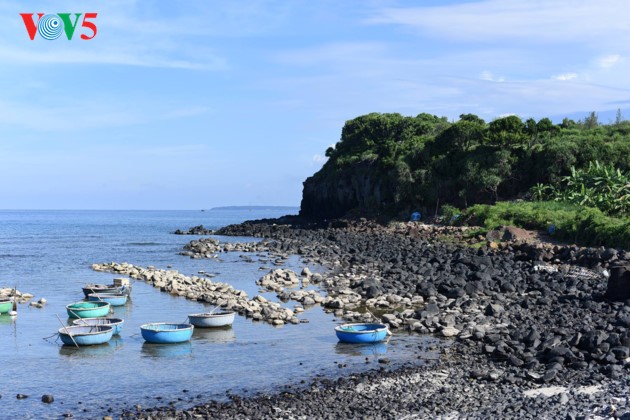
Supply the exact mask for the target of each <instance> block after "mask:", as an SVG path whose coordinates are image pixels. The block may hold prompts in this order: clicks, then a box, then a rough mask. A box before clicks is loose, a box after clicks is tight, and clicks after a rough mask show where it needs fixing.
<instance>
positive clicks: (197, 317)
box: [188, 311, 236, 328]
mask: <svg viewBox="0 0 630 420" xmlns="http://www.w3.org/2000/svg"><path fill="white" fill-rule="evenodd" d="M235 315H236V313H235V312H231V311H223V312H206V313H202V314H191V315H188V319H189V320H190V323H191V324H193V325H194V326H195V327H200V328H215V327H227V326H228V325H232V323H233V322H234V316H235Z"/></svg>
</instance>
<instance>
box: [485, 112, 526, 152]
mask: <svg viewBox="0 0 630 420" xmlns="http://www.w3.org/2000/svg"><path fill="white" fill-rule="evenodd" d="M524 130H525V124H524V123H523V121H521V119H520V118H519V117H517V116H516V115H510V116H508V117H504V118H499V119H496V120H494V121H492V122H491V123H490V124H488V137H489V139H490V143H491V144H494V145H498V146H514V145H518V144H523V143H524V142H525V141H526V139H527V135H526V134H525V132H524Z"/></svg>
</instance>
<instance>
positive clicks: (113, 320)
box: [72, 316, 125, 327]
mask: <svg viewBox="0 0 630 420" xmlns="http://www.w3.org/2000/svg"><path fill="white" fill-rule="evenodd" d="M92 319H98V320H101V319H106V320H108V321H111V322H108V323H106V324H97V325H118V324H122V323H123V322H125V320H124V319H122V318H108V317H104V316H94V317H92V318H77V319H74V320H72V322H73V323H75V322H76V324H74V325H73V326H83V327H93V326H94V325H85V324H80V322H81V321H90V320H92Z"/></svg>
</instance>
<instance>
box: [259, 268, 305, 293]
mask: <svg viewBox="0 0 630 420" xmlns="http://www.w3.org/2000/svg"><path fill="white" fill-rule="evenodd" d="M256 284H257V285H258V286H261V287H263V288H265V289H266V290H269V291H272V292H277V293H279V292H282V291H284V288H285V287H298V286H299V285H300V278H299V277H298V275H297V273H296V272H295V271H293V270H289V269H286V270H284V269H282V268H278V269H275V270H270V271H269V273H267V274H265V275H264V276H263V277H261V278H260V279H258V280H256Z"/></svg>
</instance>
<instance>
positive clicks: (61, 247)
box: [0, 207, 436, 419]
mask: <svg viewBox="0 0 630 420" xmlns="http://www.w3.org/2000/svg"><path fill="white" fill-rule="evenodd" d="M297 211H298V209H297V208H291V207H288V208H287V207H269V208H260V207H256V208H247V207H243V208H242V207H230V208H217V209H209V210H205V211H199V210H197V211H122V210H120V211H109V210H108V211H87V210H86V211H74V210H64V211H61V210H54V211H43V210H4V211H0V287H11V288H13V287H15V288H17V290H19V291H21V292H23V293H31V294H33V295H34V298H33V299H32V301H35V302H36V301H38V300H39V299H41V298H44V299H45V300H46V304H45V305H44V306H43V307H42V308H37V307H34V306H31V305H29V304H28V303H26V304H20V305H18V309H17V312H18V314H17V316H16V317H10V316H8V315H6V314H3V315H1V316H0V372H1V374H0V419H25V418H26V419H28V418H33V419H61V418H64V416H65V417H69V415H71V416H72V417H73V418H102V417H103V416H105V415H112V416H113V417H114V418H115V417H116V416H117V415H119V414H120V413H121V412H122V410H137V409H142V408H149V407H159V406H169V407H176V408H188V407H191V406H193V405H195V404H199V403H202V402H204V401H208V400H211V399H216V400H226V399H228V398H229V397H230V396H231V395H239V396H253V395H256V394H259V393H269V392H275V391H278V390H281V389H286V387H292V389H296V388H299V387H308V386H309V384H311V383H312V381H313V380H314V379H315V378H318V377H319V378H321V377H326V378H331V377H332V378H334V377H338V376H339V375H350V374H353V373H357V372H363V371H366V370H370V369H382V368H383V367H384V366H385V367H387V368H395V367H396V366H400V365H402V364H406V363H424V362H426V361H428V360H431V359H432V358H435V357H436V355H435V354H434V353H433V352H432V351H430V350H429V349H430V348H432V347H431V345H432V341H431V340H430V339H428V338H426V337H422V336H418V335H410V334H407V333H400V334H395V335H394V336H393V337H392V339H391V340H390V341H389V342H387V343H381V344H376V345H367V346H365V345H360V346H357V345H348V344H342V343H339V342H338V341H337V338H336V336H335V333H334V327H335V325H337V324H339V323H341V322H342V320H340V319H337V318H335V317H334V316H333V315H332V314H327V313H325V312H324V311H323V310H322V309H321V308H320V307H319V306H314V307H312V308H309V309H307V310H306V311H305V312H304V313H302V314H300V315H299V318H300V319H301V320H304V322H303V323H300V324H299V325H285V326H282V327H273V326H271V325H269V324H266V323H263V322H255V321H252V320H250V319H247V318H245V317H242V316H237V317H236V319H235V321H234V324H233V326H232V328H229V329H220V330H204V329H199V328H198V329H196V330H195V332H194V335H193V337H192V340H191V341H190V342H187V343H182V344H173V345H151V344H147V343H145V342H144V340H143V338H142V336H141V334H140V326H141V325H142V324H145V323H149V322H177V323H181V322H185V321H186V320H187V315H188V314H192V313H199V312H207V311H210V310H212V309H213V307H212V306H211V305H208V304H206V303H201V302H196V301H191V300H187V299H185V298H183V297H177V296H171V295H169V294H167V293H164V292H161V291H160V290H159V289H157V288H153V287H152V286H150V285H147V284H145V283H143V282H141V281H135V282H133V283H132V287H133V291H132V294H131V299H130V300H129V301H128V303H127V304H126V305H125V306H121V307H116V308H114V313H113V314H112V315H111V316H115V317H120V318H123V319H124V320H125V323H124V327H123V330H122V333H121V334H120V336H115V337H114V338H113V339H112V340H111V341H110V342H109V343H107V344H104V345H99V346H92V347H83V348H78V349H77V348H75V347H68V346H64V345H62V343H61V341H60V340H59V338H58V334H57V331H58V330H59V329H60V328H62V327H63V326H64V325H70V323H71V320H70V319H69V318H68V316H67V313H66V309H65V306H66V305H68V304H70V303H73V302H78V301H81V300H82V299H83V293H82V290H81V288H82V286H83V285H85V284H87V283H107V284H109V283H112V281H113V278H114V277H115V276H114V275H113V274H109V273H99V272H95V271H93V270H92V269H91V268H90V267H91V265H92V264H93V263H104V262H118V263H122V262H128V263H131V264H134V265H138V266H143V267H145V266H154V267H156V268H162V269H173V270H177V271H179V272H180V273H183V274H185V275H188V276H192V275H200V274H199V273H210V274H211V275H213V276H214V277H213V278H212V279H211V281H220V282H225V283H229V284H231V285H233V286H234V287H235V288H236V289H240V290H245V291H246V292H247V293H248V295H249V296H250V297H253V296H255V295H257V294H260V295H262V296H264V297H266V298H268V299H271V300H274V301H277V298H276V296H275V294H274V293H269V292H266V291H263V290H260V289H259V287H258V286H256V284H255V282H256V280H257V279H259V278H260V277H262V276H263V275H264V274H266V273H267V272H268V271H269V269H270V265H269V263H268V262H266V259H265V255H264V254H256V255H249V256H250V257H251V258H252V259H253V262H248V261H247V259H244V258H242V254H241V253H238V252H235V253H226V254H220V255H219V258H212V259H191V258H189V257H185V256H182V255H179V253H180V252H181V251H182V248H183V246H184V245H185V244H186V243H188V242H189V241H191V240H193V239H198V238H199V236H189V235H186V236H183V235H174V234H172V232H173V231H175V230H176V229H182V230H185V229H188V228H190V227H192V226H197V225H200V224H202V225H204V227H206V228H208V229H218V228H219V227H222V226H225V225H229V224H233V223H240V222H243V221H245V220H251V219H260V218H271V217H279V216H282V215H285V214H296V213H297ZM216 238H218V239H220V240H221V241H257V240H259V239H255V238H245V237H240V238H237V237H220V236H216ZM305 266H307V265H306V264H305V263H304V262H303V261H301V260H300V259H299V258H298V257H297V256H292V257H291V258H289V260H288V261H287V263H286V264H285V265H284V266H283V267H282V268H290V269H293V270H295V271H297V272H298V273H299V272H300V271H301V270H302V268H303V267H305ZM274 268H275V267H274ZM309 268H311V270H313V271H319V272H322V273H323V274H324V275H325V274H326V272H325V269H324V268H323V267H317V266H309ZM310 287H313V288H317V287H318V286H310ZM282 304H283V305H284V306H286V307H289V308H294V307H295V305H296V304H297V303H296V302H286V303H282ZM298 306H299V304H298ZM383 362H387V363H386V364H385V363H383ZM43 395H52V396H53V398H54V401H53V402H52V403H44V402H42V396H43ZM18 396H19V397H20V398H18Z"/></svg>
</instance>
